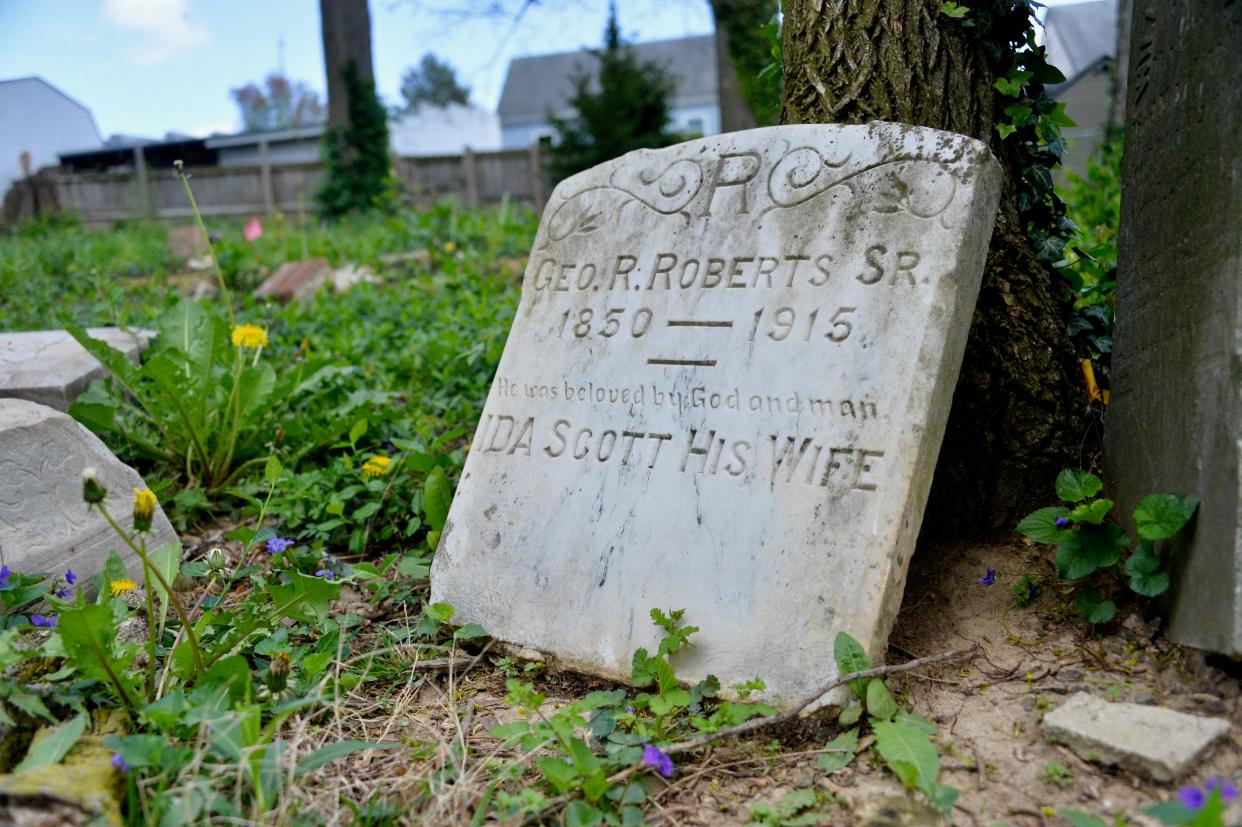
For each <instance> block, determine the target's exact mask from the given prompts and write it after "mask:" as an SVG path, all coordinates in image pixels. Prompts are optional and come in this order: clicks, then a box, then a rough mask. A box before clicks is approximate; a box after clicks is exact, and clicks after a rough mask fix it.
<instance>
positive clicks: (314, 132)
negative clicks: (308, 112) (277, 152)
mask: <svg viewBox="0 0 1242 827" xmlns="http://www.w3.org/2000/svg"><path fill="white" fill-rule="evenodd" d="M323 129H324V125H323V124H321V123H317V124H311V125H310V126H292V127H289V128H288V129H267V130H261V131H257V132H241V133H238V134H237V135H212V136H211V137H210V138H207V148H208V149H222V148H224V147H238V146H257V145H258V144H260V143H262V142H264V141H267V142H268V143H272V144H275V143H280V142H281V141H301V140H305V139H307V138H314V139H316V140H318V138H319V136H320V135H322V134H323Z"/></svg>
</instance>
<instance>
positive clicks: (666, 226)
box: [431, 123, 1001, 704]
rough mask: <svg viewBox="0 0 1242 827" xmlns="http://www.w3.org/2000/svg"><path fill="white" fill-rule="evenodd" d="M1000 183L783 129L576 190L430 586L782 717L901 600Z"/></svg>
mask: <svg viewBox="0 0 1242 827" xmlns="http://www.w3.org/2000/svg"><path fill="white" fill-rule="evenodd" d="M1000 178H1001V172H1000V168H999V165H998V164H997V163H996V161H995V160H994V159H993V158H992V156H991V155H990V154H989V152H988V149H987V147H986V146H985V145H984V144H982V143H980V142H978V141H975V140H972V139H969V138H966V137H963V136H961V135H956V134H951V133H947V132H941V131H938V130H933V129H924V128H917V127H911V126H906V125H901V124H890V123H875V124H871V125H868V126H830V125H806V126H782V127H772V128H769V129H757V130H751V131H747V132H738V133H732V134H727V135H720V136H715V137H711V138H704V139H701V140H696V141H690V142H688V143H684V144H679V145H677V146H675V147H671V148H668V149H664V150H658V151H639V152H634V153H631V154H629V155H626V156H625V157H623V158H620V159H617V160H615V161H612V162H609V163H607V164H603V165H601V166H598V167H596V168H594V169H591V170H589V171H587V172H584V173H582V174H580V175H576V176H574V177H573V178H570V179H568V180H567V181H565V182H563V183H562V184H561V185H560V186H558V187H557V188H556V191H555V192H554V193H553V195H552V198H551V200H550V202H549V204H548V206H547V209H546V211H545V213H544V216H543V221H542V223H541V224H540V227H539V232H538V235H537V236H536V239H535V244H534V249H533V251H532V252H531V256H530V262H529V265H528V267H527V270H526V275H525V281H524V284H523V290H522V301H521V306H520V307H519V309H518V312H517V318H516V319H515V321H514V323H513V328H512V331H511V333H510V335H509V340H508V343H507V345H506V347H505V351H504V356H503V357H502V358H501V361H500V366H499V369H498V371H497V374H496V378H495V380H494V382H493V383H492V388H491V392H490V394H489V395H488V398H487V402H486V406H485V408H484V412H483V418H482V420H481V422H480V423H479V427H478V431H477V433H476V434H475V436H474V440H473V442H472V444H471V446H470V452H469V457H468V460H467V462H466V467H465V470H464V473H463V475H462V480H461V484H460V486H459V488H458V490H457V495H456V499H455V500H454V502H453V506H452V510H451V513H450V515H449V520H448V525H447V526H446V527H445V530H444V534H443V539H442V540H441V543H440V548H439V551H438V553H437V555H436V558H435V562H434V564H433V567H432V580H431V583H432V597H433V599H434V600H437V601H445V602H448V603H451V604H452V605H453V606H455V607H456V609H457V613H456V615H455V616H454V621H455V622H461V623H466V622H476V623H479V624H481V625H482V626H483V627H484V628H485V629H486V630H487V631H488V632H489V633H491V634H492V635H494V636H496V637H497V638H499V639H501V640H503V641H507V642H510V643H512V644H517V645H520V646H523V647H528V648H532V649H536V650H540V651H542V652H545V653H547V654H549V655H552V656H554V657H555V658H556V659H557V660H558V661H559V662H560V663H561V664H563V665H565V666H568V667H570V668H574V669H578V670H582V671H586V672H591V673H596V674H600V675H604V676H608V677H613V678H618V679H625V678H626V677H627V675H628V673H629V669H630V662H631V656H632V653H633V651H634V649H635V648H637V647H639V646H646V647H648V648H649V649H653V648H654V644H655V642H656V641H657V640H658V635H657V630H656V629H655V628H654V627H653V626H652V624H651V622H650V620H649V618H648V612H649V610H650V609H651V608H652V607H660V608H662V609H680V608H684V609H686V610H687V611H686V618H685V620H686V622H687V623H690V624H693V625H695V626H699V627H700V628H701V631H700V632H699V633H698V634H697V635H696V636H695V637H694V638H693V640H694V641H695V643H696V645H695V646H694V647H693V648H692V649H690V650H688V651H687V652H686V653H684V654H680V653H679V654H678V656H677V659H676V660H675V662H674V665H675V666H676V668H677V670H678V674H679V675H681V676H682V677H684V678H687V679H689V680H697V679H699V678H702V677H703V676H705V675H707V674H709V673H711V674H715V675H716V676H717V677H719V678H720V680H721V682H722V683H723V684H724V685H726V686H727V685H729V684H730V683H733V682H737V681H741V680H746V679H749V678H752V677H754V676H756V675H758V676H760V677H762V678H763V679H764V680H765V681H766V683H767V686H768V692H767V693H766V697H767V699H769V700H770V701H773V702H776V703H778V704H779V703H787V702H791V701H794V700H797V699H798V698H800V697H802V696H804V695H806V694H808V693H809V692H810V691H811V690H812V689H813V688H815V687H817V686H819V685H821V684H822V683H824V682H825V681H827V680H829V679H830V678H831V677H833V675H834V674H835V666H834V664H833V657H832V649H833V645H832V644H833V640H834V638H835V636H836V634H837V632H838V631H840V630H846V631H848V632H849V633H850V634H852V635H853V636H854V637H856V638H858V639H859V640H860V641H862V642H863V644H864V645H865V646H867V647H868V649H869V650H871V652H872V654H873V655H878V654H882V650H883V646H884V642H885V640H886V638H887V636H888V632H889V629H890V627H891V625H892V621H893V619H894V616H895V614H896V611H897V607H898V605H899V604H900V601H901V595H902V589H903V587H904V583H905V574H906V566H907V563H908V562H909V559H910V555H911V553H912V551H913V549H914V543H915V539H916V537H917V535H918V530H919V523H920V521H921V519H922V516H923V507H924V504H925V503H926V499H927V491H928V487H929V485H930V483H931V477H932V470H933V468H934V467H935V464H936V456H937V453H938V451H939V447H940V441H941V437H942V435H943V431H944V425H945V420H946V418H947V416H948V413H949V406H950V401H951V399H952V395H953V388H954V385H955V383H956V380H957V375H958V370H959V368H960V365H961V360H962V353H963V350H964V348H965V342H966V334H967V331H968V328H969V326H970V321H971V315H972V313H973V309H974V305H975V298H976V295H977V293H978V289H979V281H980V277H981V274H982V272H983V266H984V259H985V256H986V253H987V248H988V241H989V238H990V237H991V233H992V224H993V221H994V218H995V213H996V207H997V201H998V193H999V187H1000Z"/></svg>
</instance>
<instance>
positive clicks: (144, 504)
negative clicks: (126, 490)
mask: <svg viewBox="0 0 1242 827" xmlns="http://www.w3.org/2000/svg"><path fill="white" fill-rule="evenodd" d="M155 506H156V501H155V494H153V493H151V489H150V488H135V489H134V530H135V531H150V530H151V519H152V518H153V517H154V516H155Z"/></svg>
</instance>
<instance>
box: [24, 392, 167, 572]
mask: <svg viewBox="0 0 1242 827" xmlns="http://www.w3.org/2000/svg"><path fill="white" fill-rule="evenodd" d="M86 468H94V469H95V474H96V479H97V480H98V482H99V484H100V485H102V486H103V487H104V488H105V489H106V490H107V492H108V494H107V498H106V499H105V500H104V502H103V505H104V507H105V508H107V510H108V513H109V514H110V515H112V518H113V519H114V520H116V521H117V523H118V524H119V525H120V526H121V527H122V528H125V529H128V528H129V527H130V526H131V525H132V520H133V517H132V512H133V505H132V503H133V497H134V489H135V488H143V487H145V483H143V481H142V477H140V476H138V473H137V472H136V471H134V469H132V468H130V467H129V466H128V465H126V464H125V463H123V462H121V461H120V460H119V459H117V457H116V456H115V455H114V454H113V453H112V452H111V451H109V450H108V447H107V446H106V445H104V444H103V443H102V442H101V441H100V440H99V438H98V437H96V436H95V435H94V434H92V433H91V432H90V431H88V430H87V429H86V428H84V427H83V426H82V425H81V424H79V423H78V422H77V421H76V420H74V419H73V418H72V417H70V416H68V415H67V414H63V413H60V412H59V411H55V410H53V409H51V408H49V407H47V406H45V405H37V404H35V403H34V402H27V401H26V400H24V399H0V548H2V549H3V552H4V561H5V563H6V565H8V567H9V568H10V569H11V570H13V571H18V572H22V573H23V574H33V573H35V572H46V573H50V574H53V575H62V574H63V573H64V572H65V570H66V569H73V571H74V572H75V573H76V574H77V575H78V580H79V582H81V583H83V584H85V583H86V582H87V580H89V578H92V577H94V576H95V575H97V574H98V573H99V572H100V571H102V570H103V564H104V560H105V559H107V556H108V554H109V552H113V551H115V552H117V553H118V554H120V555H121V559H122V560H123V561H124V562H125V565H126V568H127V569H128V571H129V573H130V575H131V576H136V575H138V574H139V573H140V572H141V570H142V564H141V563H140V562H139V560H138V558H137V555H135V554H134V553H133V551H131V550H130V549H129V548H128V547H127V546H126V545H125V543H123V542H122V541H121V539H120V538H119V537H117V536H116V534H114V533H113V531H112V529H111V528H110V527H109V526H108V524H107V522H106V521H105V520H104V519H103V517H102V516H101V515H100V514H99V513H98V512H97V511H90V510H88V509H87V507H86V503H85V502H83V500H82V472H83V470H84V469H86ZM177 541H178V538H177V532H176V531H174V530H173V527H172V525H171V524H170V523H169V522H168V518H167V517H165V516H164V512H163V510H162V509H161V508H160V507H159V505H158V504H157V505H156V507H155V512H154V514H153V515H152V519H151V532H150V534H148V535H147V537H146V542H147V548H148V549H150V550H155V549H157V548H160V547H161V546H163V545H166V544H168V543H173V542H177Z"/></svg>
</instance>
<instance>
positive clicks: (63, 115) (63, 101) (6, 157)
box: [0, 78, 103, 199]
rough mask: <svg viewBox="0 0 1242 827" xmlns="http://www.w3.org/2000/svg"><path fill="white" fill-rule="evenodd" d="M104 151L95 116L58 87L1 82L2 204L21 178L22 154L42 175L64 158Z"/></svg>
mask: <svg viewBox="0 0 1242 827" xmlns="http://www.w3.org/2000/svg"><path fill="white" fill-rule="evenodd" d="M102 145H103V140H102V139H101V138H100V137H99V130H98V129H97V128H96V126H95V119H94V118H93V117H91V113H90V111H89V110H87V109H86V108H85V107H83V106H82V105H81V104H79V103H77V102H76V101H74V100H73V99H72V98H69V97H68V96H66V95H65V94H63V93H62V92H60V91H59V90H58V89H56V88H55V87H53V86H51V85H49V84H47V83H45V82H43V81H42V80H40V79H39V78H21V79H19V80H10V81H3V82H0V199H3V198H4V193H6V192H8V189H9V186H10V185H11V184H12V183H13V182H14V181H16V180H17V179H19V178H21V177H22V166H21V155H22V152H29V153H30V161H31V169H32V170H37V169H39V168H40V167H44V166H49V165H55V164H57V163H58V162H59V161H58V159H57V157H56V156H57V155H58V154H59V153H61V152H73V151H75V150H87V149H95V148H97V147H100V146H102Z"/></svg>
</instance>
